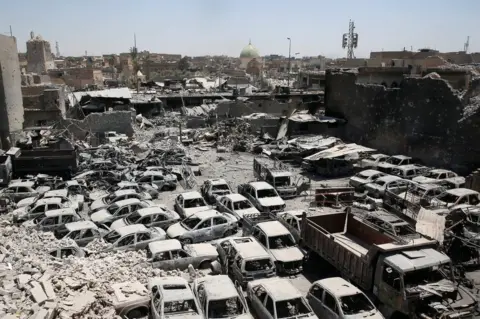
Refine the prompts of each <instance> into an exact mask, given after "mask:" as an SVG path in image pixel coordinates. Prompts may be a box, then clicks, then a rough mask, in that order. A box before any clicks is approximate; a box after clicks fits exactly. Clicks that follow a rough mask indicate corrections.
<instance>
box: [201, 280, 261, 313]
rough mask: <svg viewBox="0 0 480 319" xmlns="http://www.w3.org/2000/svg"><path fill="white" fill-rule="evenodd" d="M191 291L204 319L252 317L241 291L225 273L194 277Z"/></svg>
mask: <svg viewBox="0 0 480 319" xmlns="http://www.w3.org/2000/svg"><path fill="white" fill-rule="evenodd" d="M193 293H194V294H195V297H196V298H197V300H198V303H199V305H200V309H201V311H202V313H203V316H204V318H205V319H214V318H215V319H217V318H229V319H247V318H248V319H253V316H252V315H251V314H250V311H249V309H248V305H247V301H246V300H245V297H244V296H243V291H242V290H241V288H240V286H237V287H236V286H235V285H234V284H233V282H232V281H231V280H230V278H228V276H227V275H218V276H206V277H203V278H197V279H195V280H194V282H193Z"/></svg>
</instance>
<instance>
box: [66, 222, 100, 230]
mask: <svg viewBox="0 0 480 319" xmlns="http://www.w3.org/2000/svg"><path fill="white" fill-rule="evenodd" d="M65 227H66V228H67V230H68V231H76V230H83V229H90V228H93V229H98V227H97V225H95V223H94V222H92V221H90V220H81V221H78V222H73V223H68V224H65Z"/></svg>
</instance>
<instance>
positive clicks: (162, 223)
mask: <svg viewBox="0 0 480 319" xmlns="http://www.w3.org/2000/svg"><path fill="white" fill-rule="evenodd" d="M151 217H152V221H151V224H150V226H152V227H160V228H162V229H167V228H168V227H169V226H170V225H172V224H174V223H175V220H173V219H171V218H169V216H167V214H164V213H158V214H154V215H151Z"/></svg>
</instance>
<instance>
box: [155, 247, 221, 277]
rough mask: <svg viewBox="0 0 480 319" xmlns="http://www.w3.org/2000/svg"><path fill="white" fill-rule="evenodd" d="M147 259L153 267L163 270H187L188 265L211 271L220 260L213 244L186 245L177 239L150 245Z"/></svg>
mask: <svg viewBox="0 0 480 319" xmlns="http://www.w3.org/2000/svg"><path fill="white" fill-rule="evenodd" d="M147 258H149V259H151V261H152V267H154V268H160V269H162V270H173V269H179V270H185V269H187V268H188V265H192V266H193V267H194V268H195V269H209V268H210V266H211V263H212V262H213V261H215V260H216V259H217V258H218V252H217V250H216V249H215V247H214V246H213V245H211V244H207V243H205V244H190V245H184V246H183V247H182V244H181V243H180V241H178V240H176V239H166V240H162V241H157V242H153V243H150V244H148V248H147Z"/></svg>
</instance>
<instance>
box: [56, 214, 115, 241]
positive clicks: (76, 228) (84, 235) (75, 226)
mask: <svg viewBox="0 0 480 319" xmlns="http://www.w3.org/2000/svg"><path fill="white" fill-rule="evenodd" d="M65 228H66V234H65V235H64V236H62V234H59V233H55V236H56V237H57V238H58V239H62V238H69V239H72V240H74V241H75V242H76V243H77V245H78V246H80V247H83V246H86V245H87V244H88V243H89V242H91V241H92V240H94V239H95V238H101V237H102V236H104V235H105V234H106V233H108V232H109V230H108V229H106V228H102V227H98V226H97V225H95V224H94V223H93V222H91V221H89V220H81V221H76V222H73V223H68V224H65Z"/></svg>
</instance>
